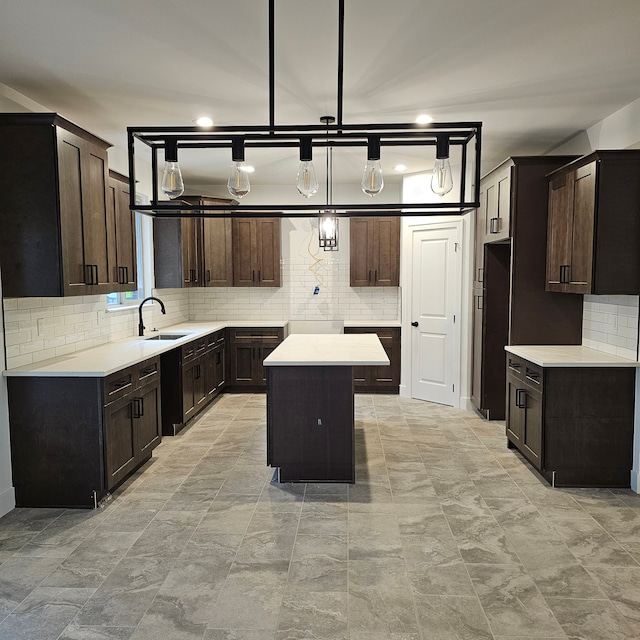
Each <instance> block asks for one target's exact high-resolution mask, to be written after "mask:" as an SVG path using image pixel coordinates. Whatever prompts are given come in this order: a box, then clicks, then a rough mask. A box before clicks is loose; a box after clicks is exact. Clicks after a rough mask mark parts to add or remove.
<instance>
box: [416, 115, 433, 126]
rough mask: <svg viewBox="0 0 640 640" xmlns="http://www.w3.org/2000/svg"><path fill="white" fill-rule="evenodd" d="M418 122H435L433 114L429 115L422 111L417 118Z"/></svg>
mask: <svg viewBox="0 0 640 640" xmlns="http://www.w3.org/2000/svg"><path fill="white" fill-rule="evenodd" d="M416 122H417V123H418V124H429V123H430V122H433V118H432V117H431V116H429V115H427V114H426V113H421V114H420V115H419V116H418V117H417V118H416Z"/></svg>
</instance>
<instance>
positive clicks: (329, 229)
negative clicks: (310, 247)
mask: <svg viewBox="0 0 640 640" xmlns="http://www.w3.org/2000/svg"><path fill="white" fill-rule="evenodd" d="M318 239H319V244H320V247H321V248H322V249H324V250H325V251H337V250H338V218H333V217H331V216H330V215H324V216H321V217H320V219H319V220H318Z"/></svg>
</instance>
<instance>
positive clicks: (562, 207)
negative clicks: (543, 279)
mask: <svg viewBox="0 0 640 640" xmlns="http://www.w3.org/2000/svg"><path fill="white" fill-rule="evenodd" d="M572 189H573V176H572V175H569V176H567V175H563V176H559V177H558V178H557V179H555V180H552V181H551V182H550V183H549V207H548V216H549V218H548V227H547V286H546V289H547V291H566V290H567V283H568V273H567V272H568V270H569V269H570V267H571V226H572V224H573V211H572V204H573V199H572V198H570V193H571V191H572Z"/></svg>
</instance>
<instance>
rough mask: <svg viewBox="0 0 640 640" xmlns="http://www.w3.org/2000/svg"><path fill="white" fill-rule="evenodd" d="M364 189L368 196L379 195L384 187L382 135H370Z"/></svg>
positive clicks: (363, 177)
mask: <svg viewBox="0 0 640 640" xmlns="http://www.w3.org/2000/svg"><path fill="white" fill-rule="evenodd" d="M360 186H361V187H362V191H363V192H364V193H366V194H367V195H368V196H371V197H373V196H377V195H378V194H379V193H380V192H381V191H382V188H383V187H384V179H383V177H382V167H381V166H380V136H369V137H368V144H367V164H366V165H365V167H364V172H363V174H362V181H361V182H360Z"/></svg>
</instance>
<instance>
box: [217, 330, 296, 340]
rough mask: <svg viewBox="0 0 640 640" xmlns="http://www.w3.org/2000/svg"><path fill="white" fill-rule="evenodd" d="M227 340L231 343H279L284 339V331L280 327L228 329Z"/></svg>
mask: <svg viewBox="0 0 640 640" xmlns="http://www.w3.org/2000/svg"><path fill="white" fill-rule="evenodd" d="M229 339H230V340H231V341H232V342H263V341H265V342H266V341H269V342H281V341H282V340H283V339H284V329H282V328H280V327H264V328H256V327H254V328H242V329H237V328H233V327H232V328H230V329H229Z"/></svg>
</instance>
